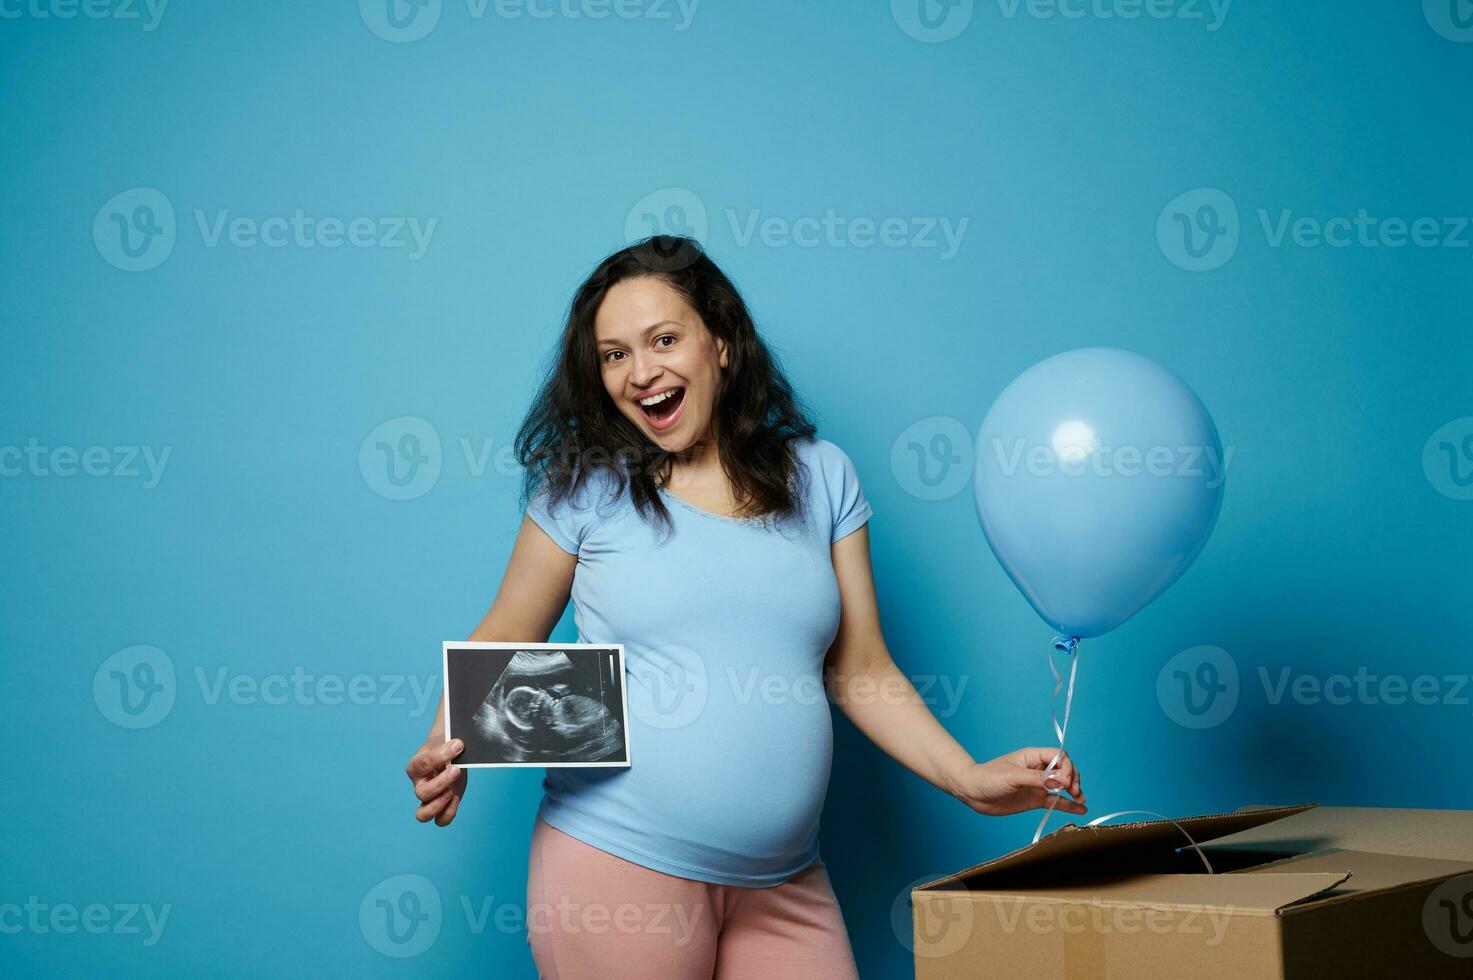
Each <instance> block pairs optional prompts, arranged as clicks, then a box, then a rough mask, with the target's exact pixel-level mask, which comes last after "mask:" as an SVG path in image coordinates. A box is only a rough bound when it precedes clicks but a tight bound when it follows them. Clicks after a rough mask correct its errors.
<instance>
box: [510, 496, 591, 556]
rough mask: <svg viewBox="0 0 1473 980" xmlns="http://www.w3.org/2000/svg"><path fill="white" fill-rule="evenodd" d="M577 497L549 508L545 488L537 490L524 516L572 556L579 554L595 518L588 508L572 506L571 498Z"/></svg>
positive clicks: (566, 499) (567, 498) (561, 501)
mask: <svg viewBox="0 0 1473 980" xmlns="http://www.w3.org/2000/svg"><path fill="white" fill-rule="evenodd" d="M576 496H582V495H581V494H574V495H572V496H569V497H564V498H563V499H562V500H560V501H558V502H557V504H555V505H551V506H550V505H549V504H548V493H547V490H546V488H545V487H539V488H538V490H537V492H536V493H535V494H533V495H532V498H531V500H529V501H528V503H527V516H528V517H530V518H532V520H533V521H534V522H535V523H536V524H537V526H538V527H540V528H542V530H544V531H546V532H547V536H548V537H549V538H552V540H553V541H554V542H555V543H556V544H557V546H558V547H559V548H561V549H563V550H564V551H566V552H568V553H569V554H571V555H576V554H578V550H579V549H580V548H581V547H582V545H583V539H584V537H585V536H586V535H587V533H588V526H589V524H590V522H591V521H592V519H593V516H594V515H593V511H592V509H591V508H589V507H586V506H576V505H575V504H574V501H573V497H576Z"/></svg>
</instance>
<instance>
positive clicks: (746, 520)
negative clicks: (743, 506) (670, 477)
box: [657, 487, 764, 525]
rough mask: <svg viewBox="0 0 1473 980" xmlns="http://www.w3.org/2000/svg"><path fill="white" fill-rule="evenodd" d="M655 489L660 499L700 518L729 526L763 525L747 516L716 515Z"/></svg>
mask: <svg viewBox="0 0 1473 980" xmlns="http://www.w3.org/2000/svg"><path fill="white" fill-rule="evenodd" d="M657 489H658V490H659V491H660V495H661V496H662V497H664V498H665V499H666V500H673V501H675V502H676V503H677V504H679V505H680V506H681V507H684V508H685V509H686V510H689V511H693V512H694V513H697V514H700V515H701V516H702V517H709V518H711V519H712V520H716V521H726V522H727V523H729V524H743V525H761V524H763V523H764V519H763V518H762V517H751V516H749V517H733V516H732V515H730V514H718V513H716V512H715V511H713V510H707V509H706V508H704V507H697V506H696V505H695V504H693V503H691V502H690V501H689V500H685V499H684V498H681V497H677V496H676V495H675V494H673V493H671V492H670V491H669V490H667V489H666V488H664V487H659V488H657Z"/></svg>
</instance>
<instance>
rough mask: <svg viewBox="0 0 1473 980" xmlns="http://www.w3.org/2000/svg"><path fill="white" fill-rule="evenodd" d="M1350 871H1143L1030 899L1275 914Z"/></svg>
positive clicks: (984, 893) (1011, 894)
mask: <svg viewBox="0 0 1473 980" xmlns="http://www.w3.org/2000/svg"><path fill="white" fill-rule="evenodd" d="M1350 876H1351V875H1350V872H1348V871H1323V872H1290V873H1285V874H1254V875H1241V874H1222V875H1208V874H1188V875H1140V876H1137V877H1134V878H1124V879H1118V880H1113V881H1102V882H1097V883H1093V884H1078V885H1051V886H1044V887H1037V888H1035V887H1030V888H1029V889H1027V891H1026V895H1027V899H1028V901H1030V902H1035V901H1057V902H1068V903H1071V904H1076V903H1077V904H1086V905H1106V906H1108V905H1128V906H1132V907H1135V906H1150V907H1153V908H1160V907H1166V906H1169V907H1171V908H1177V909H1213V910H1221V911H1224V912H1227V913H1228V914H1233V913H1249V914H1259V915H1264V914H1269V913H1273V912H1278V911H1279V910H1280V909H1283V908H1285V907H1287V906H1289V905H1293V904H1294V903H1296V902H1302V901H1304V900H1305V899H1307V898H1312V897H1314V896H1316V895H1320V894H1323V893H1325V892H1328V891H1330V890H1331V889H1333V888H1335V887H1336V886H1338V885H1341V884H1344V883H1345V881H1346V880H1347V879H1349V878H1350ZM968 897H969V898H1001V899H1004V900H1007V901H1017V900H1018V899H1019V898H1020V893H1019V892H1016V891H1007V892H989V891H988V890H987V888H986V886H985V884H984V885H983V887H981V888H977V889H974V890H971V891H969V892H968Z"/></svg>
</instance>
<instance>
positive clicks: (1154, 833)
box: [912, 803, 1319, 891]
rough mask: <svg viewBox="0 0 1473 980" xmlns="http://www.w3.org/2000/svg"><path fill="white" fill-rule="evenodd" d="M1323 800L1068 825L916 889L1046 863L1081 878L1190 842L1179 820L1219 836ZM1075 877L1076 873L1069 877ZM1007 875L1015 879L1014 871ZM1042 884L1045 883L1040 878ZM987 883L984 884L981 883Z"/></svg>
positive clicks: (969, 882) (1197, 836) (1199, 838)
mask: <svg viewBox="0 0 1473 980" xmlns="http://www.w3.org/2000/svg"><path fill="white" fill-rule="evenodd" d="M1318 805H1319V804H1317V803H1301V804H1298V805H1296V806H1278V807H1265V808H1262V809H1251V810H1237V811H1234V812H1232V813H1214V814H1206V815H1204V816H1199V817H1182V818H1181V819H1180V820H1177V821H1176V823H1172V822H1171V821H1170V820H1142V821H1137V822H1135V823H1118V824H1101V825H1100V826H1098V827H1080V826H1077V825H1075V824H1072V823H1071V824H1065V825H1064V826H1063V827H1060V828H1059V829H1058V830H1056V831H1054V832H1053V833H1051V834H1049V835H1048V836H1047V837H1045V838H1043V839H1042V840H1040V841H1038V842H1037V843H1036V844H1029V845H1028V846H1027V847H1021V848H1019V849H1018V850H1016V851H1013V852H1012V853H1010V854H1004V855H1003V856H1002V857H1000V858H994V859H993V860H991V861H984V862H982V863H981V864H977V865H973V866H972V867H970V868H967V869H966V870H965V871H958V872H957V873H955V874H951V875H947V876H946V877H944V878H938V879H937V880H935V881H932V882H928V883H927V884H924V885H919V886H917V887H916V888H914V889H912V891H926V890H942V889H946V888H951V889H953V890H956V889H959V888H969V887H975V886H974V882H978V880H979V879H985V878H987V877H990V876H994V875H997V876H1001V875H1002V873H1003V872H1009V873H1012V872H1018V871H1020V870H1024V869H1034V870H1039V869H1042V868H1044V867H1046V866H1047V867H1051V868H1057V867H1058V866H1059V865H1060V864H1061V863H1062V862H1065V861H1067V862H1069V864H1070V865H1071V869H1073V870H1077V873H1078V876H1081V877H1083V876H1087V875H1088V873H1089V871H1090V864H1091V863H1092V862H1094V861H1097V860H1098V859H1099V858H1100V857H1101V856H1102V855H1105V854H1111V853H1113V852H1120V854H1121V855H1123V854H1124V853H1125V852H1132V853H1154V854H1158V855H1159V854H1167V853H1170V852H1174V851H1176V850H1178V849H1180V848H1182V847H1186V846H1187V841H1186V839H1185V838H1183V837H1182V834H1181V830H1178V829H1177V825H1178V824H1179V825H1180V826H1181V827H1182V828H1184V829H1185V830H1186V832H1187V833H1189V834H1191V835H1192V839H1193V840H1195V841H1196V842H1197V843H1199V844H1200V843H1202V842H1203V841H1209V840H1215V839H1216V838H1218V837H1222V836H1224V835H1226V834H1235V833H1238V832H1239V831H1242V830H1247V829H1248V828H1250V827H1257V826H1259V825H1260V824H1265V823H1269V822H1271V821H1274V820H1282V819H1283V818H1284V817H1288V816H1293V815H1294V814H1296V813H1303V812H1304V811H1306V810H1309V809H1312V808H1314V807H1316V806H1318ZM1071 876H1072V875H1071ZM1009 877H1012V875H1011V874H1010V875H1009ZM1040 883H1042V882H1040ZM982 887H985V884H983V885H982Z"/></svg>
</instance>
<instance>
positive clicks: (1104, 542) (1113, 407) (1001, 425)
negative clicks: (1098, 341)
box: [972, 347, 1230, 638]
mask: <svg viewBox="0 0 1473 980" xmlns="http://www.w3.org/2000/svg"><path fill="white" fill-rule="evenodd" d="M974 458H975V463H974V467H975V469H974V474H973V475H974V479H973V484H972V486H973V493H974V495H975V498H976V503H977V516H978V517H979V518H980V519H981V521H982V531H983V533H984V534H986V535H987V543H988V544H990V545H991V546H992V550H993V552H994V553H996V555H997V558H998V561H999V562H1001V563H1002V567H1003V569H1004V570H1006V571H1007V573H1008V576H1009V577H1010V578H1012V580H1013V584H1015V585H1016V586H1017V587H1018V589H1019V590H1020V591H1021V592H1022V593H1023V595H1024V596H1025V597H1027V599H1028V601H1029V602H1030V603H1032V605H1033V608H1034V609H1036V610H1037V611H1038V614H1039V615H1040V616H1042V617H1043V619H1044V621H1045V622H1047V623H1048V624H1049V625H1050V626H1052V627H1053V628H1054V629H1056V630H1058V631H1059V632H1061V633H1063V634H1064V635H1066V636H1072V637H1080V638H1083V637H1090V636H1099V635H1100V634H1101V633H1107V632H1109V631H1110V630H1112V629H1114V628H1115V627H1117V626H1119V625H1120V624H1121V623H1123V622H1125V621H1126V620H1127V619H1129V618H1130V617H1131V616H1133V615H1135V613H1136V612H1138V611H1139V610H1140V609H1141V608H1142V607H1144V606H1145V605H1146V603H1148V602H1150V601H1151V600H1152V599H1154V598H1156V596H1158V595H1160V594H1161V593H1162V592H1164V591H1165V590H1166V589H1167V588H1168V587H1169V586H1170V585H1171V584H1172V583H1173V582H1175V581H1176V580H1177V579H1178V578H1180V577H1181V575H1182V573H1183V572H1185V571H1186V570H1187V567H1188V566H1189V565H1191V563H1192V561H1193V560H1194V559H1195V558H1196V557H1197V555H1198V554H1199V553H1200V552H1201V550H1202V546H1203V545H1204V544H1206V542H1207V537H1208V535H1210V534H1211V533H1212V527H1213V525H1214V524H1216V523H1217V514H1218V511H1219V510H1220V509H1221V507H1222V493H1223V484H1224V481H1225V478H1226V476H1227V465H1228V463H1229V462H1230V459H1229V458H1225V457H1224V455H1223V451H1222V443H1221V441H1219V439H1218V436H1217V428H1216V426H1214V425H1213V424H1212V418H1211V417H1210V416H1209V415H1208V414H1207V409H1206V407H1205V406H1204V405H1203V404H1202V402H1201V400H1200V399H1198V398H1197V396H1196V394H1194V393H1193V392H1192V390H1191V389H1190V388H1188V387H1187V386H1186V384H1185V383H1184V382H1183V381H1182V380H1181V379H1180V378H1178V377H1177V376H1176V375H1174V374H1172V373H1171V372H1170V371H1168V370H1166V369H1165V368H1164V367H1162V366H1161V365H1159V364H1157V363H1156V362H1155V361H1152V360H1151V359H1149V358H1146V357H1142V356H1141V355H1139V354H1135V353H1132V352H1131V351H1126V350H1118V349H1116V348H1112V347H1086V348H1081V349H1079V350H1071V351H1066V352H1064V353H1062V354H1057V355H1055V356H1053V357H1050V358H1048V359H1047V360H1044V361H1041V362H1039V363H1038V364H1035V365H1034V366H1033V367H1031V368H1029V369H1028V370H1027V371H1024V372H1023V373H1022V374H1020V375H1019V376H1018V377H1017V378H1016V379H1014V381H1013V382H1012V383H1011V384H1009V385H1008V386H1007V388H1005V389H1003V392H1002V394H1000V395H999V396H998V397H997V401H996V402H994V403H993V405H992V408H991V409H990V410H989V411H988V413H987V417H986V418H985V419H983V420H982V426H981V428H980V429H979V430H978V431H977V445H976V455H975V457H974Z"/></svg>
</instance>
